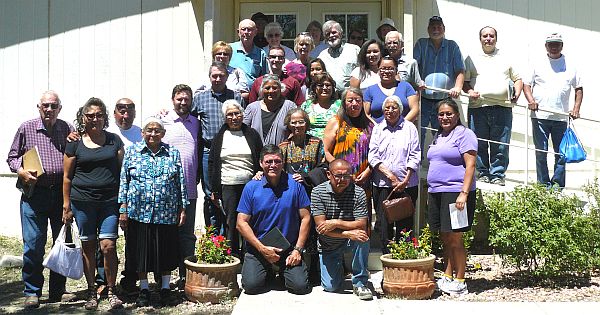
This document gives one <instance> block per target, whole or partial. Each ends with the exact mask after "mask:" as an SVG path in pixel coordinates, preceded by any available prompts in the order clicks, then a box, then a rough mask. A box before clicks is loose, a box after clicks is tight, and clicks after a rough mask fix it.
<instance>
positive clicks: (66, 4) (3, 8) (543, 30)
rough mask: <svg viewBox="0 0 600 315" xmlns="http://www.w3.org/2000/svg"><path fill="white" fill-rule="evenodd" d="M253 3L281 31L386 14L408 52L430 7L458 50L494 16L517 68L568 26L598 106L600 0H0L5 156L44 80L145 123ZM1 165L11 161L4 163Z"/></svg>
mask: <svg viewBox="0 0 600 315" xmlns="http://www.w3.org/2000/svg"><path fill="white" fill-rule="evenodd" d="M257 11H261V12H263V13H265V14H267V15H270V16H271V15H272V16H273V17H274V18H275V19H276V20H277V21H282V22H285V25H284V29H285V30H286V32H285V34H284V40H285V39H288V40H289V39H293V37H294V36H295V34H297V33H299V32H302V31H304V30H305V27H306V25H307V24H308V22H310V21H311V20H319V21H323V20H326V19H329V18H330V17H334V16H335V17H336V19H338V20H341V21H343V22H347V23H348V24H347V25H348V26H349V27H346V28H351V27H353V26H354V25H356V24H357V23H358V25H361V26H360V27H363V28H366V31H367V33H368V35H369V36H368V37H370V38H376V35H375V29H376V27H377V26H378V23H379V21H380V20H381V18H382V17H391V18H392V19H394V20H395V21H396V26H397V27H398V29H399V31H401V32H402V33H403V34H404V36H405V46H406V52H407V53H408V54H409V55H410V54H412V46H413V44H414V42H415V41H416V39H417V38H419V37H426V36H427V31H426V28H427V22H428V19H429V17H431V16H432V15H440V16H442V18H443V19H444V22H445V25H446V37H447V38H449V39H453V40H455V41H457V42H458V44H459V45H460V47H461V50H462V52H463V55H466V54H467V53H469V52H470V51H473V50H479V49H480V47H479V41H478V31H479V29H480V28H481V27H483V26H485V25H491V26H494V27H495V28H496V29H497V30H498V46H499V47H501V48H503V49H504V50H505V51H510V52H511V53H513V54H514V55H515V63H517V64H518V66H519V68H520V70H524V69H526V67H527V64H528V62H529V61H530V60H533V59H535V58H543V56H544V54H545V50H544V38H545V35H546V34H549V33H551V32H561V33H562V34H563V38H564V41H565V46H564V51H563V52H564V54H565V55H568V56H569V57H570V58H571V59H570V60H575V61H577V62H578V63H579V69H581V72H582V74H583V76H584V80H585V83H584V85H585V87H586V88H585V89H584V92H585V93H584V101H583V105H582V111H581V114H582V116H584V117H590V118H594V117H595V113H596V112H597V109H596V108H595V104H596V103H597V102H598V101H600V99H599V97H598V96H597V95H595V93H594V92H593V91H594V88H595V86H598V84H596V83H600V82H598V81H599V80H600V79H598V78H596V77H595V76H594V74H595V73H599V72H600V64H599V63H598V62H596V60H595V57H596V56H595V55H596V54H597V52H598V48H600V21H599V20H598V19H595V18H594V16H593V13H594V12H600V2H598V1H592V0H579V1H567V0H513V1H506V0H471V1H458V0H457V1H442V0H439V1H435V0H312V1H308V0H306V1H300V0H298V1H296V0H287V1H271V0H262V1H260V0H204V1H203V0H192V1H185V0H77V1H71V0H44V1H42V0H0V104H1V105H0V117H5V119H4V121H3V123H2V124H1V125H0V132H1V133H2V135H3V136H2V137H1V138H0V157H3V159H4V158H5V157H6V154H7V152H8V149H9V146H10V144H11V141H12V138H13V136H14V133H15V131H16V129H17V127H18V125H19V124H20V123H21V122H22V121H24V120H26V119H29V118H31V117H34V116H35V115H37V111H36V108H35V104H36V102H37V101H38V98H39V96H40V94H41V93H42V92H43V91H44V90H47V89H53V90H56V91H57V92H58V93H59V94H60V96H61V98H62V101H63V110H62V112H61V114H60V118H62V119H64V120H67V121H73V119H74V113H75V111H76V109H77V108H78V107H79V106H81V105H82V104H83V103H84V102H85V101H86V100H87V99H88V98H89V97H91V96H95V97H100V98H101V99H103V100H104V101H105V102H106V104H107V105H108V107H109V109H110V110H112V108H113V104H114V102H115V101H116V100H117V99H119V98H121V97H129V98H131V99H133V100H134V102H135V103H136V104H137V105H138V115H137V120H138V121H137V122H138V123H139V122H141V120H142V119H143V118H144V117H146V116H148V115H150V114H152V113H155V112H156V111H157V110H159V109H160V108H168V107H169V106H170V96H171V94H170V93H171V89H172V87H173V86H174V85H176V84H178V83H186V84H189V85H191V86H192V88H195V85H197V84H198V82H199V81H200V80H201V79H202V77H203V76H205V75H206V69H207V66H208V64H209V62H210V59H211V56H210V49H211V45H212V43H213V42H215V41H217V40H225V41H228V42H231V41H235V40H237V38H236V31H235V29H236V27H237V23H238V21H239V20H240V19H242V18H248V17H250V16H251V15H252V13H254V12H257ZM342 25H345V23H342ZM521 72H524V71H521ZM521 102H522V103H523V104H524V103H525V100H524V98H523V97H522V99H521ZM524 112H525V111H524V110H521V109H518V108H516V109H515V118H514V134H513V142H514V143H515V144H521V145H522V144H524V141H525V138H526V137H525V134H526V126H527V121H528V119H526V117H525V116H523V113H524ZM577 128H578V132H579V133H580V136H581V138H582V141H583V143H584V145H585V146H586V147H588V148H589V149H590V150H588V152H589V153H590V158H592V159H598V160H600V158H598V155H599V154H598V151H597V144H596V143H598V142H597V141H596V139H595V137H594V136H595V130H597V129H598V124H592V123H588V122H584V121H578V122H577ZM529 145H530V146H533V144H532V142H531V141H530V142H529ZM525 156H526V155H525V150H522V149H517V148H515V149H513V150H511V164H510V166H509V174H512V175H509V178H510V177H511V176H512V177H513V178H515V179H520V178H521V179H523V178H524V176H522V174H523V169H524V168H525V165H526V162H527V161H528V164H529V166H528V167H529V169H530V170H531V172H530V174H529V177H530V178H532V179H535V171H534V168H535V163H534V157H533V154H530V155H529V158H525ZM550 160H551V159H550ZM597 169H598V167H597V163H594V162H590V161H586V162H583V163H581V164H579V165H576V166H572V165H569V166H568V170H569V175H568V176H567V186H571V187H576V186H578V185H579V183H580V180H579V179H580V178H582V176H583V177H585V178H586V179H587V178H591V177H593V175H595V174H596V172H597ZM578 170H580V171H581V172H580V171H578ZM0 173H1V174H7V173H9V170H8V167H7V165H6V163H2V164H0ZM572 174H576V175H572ZM579 174H581V176H580V175H579ZM576 179H577V180H576Z"/></svg>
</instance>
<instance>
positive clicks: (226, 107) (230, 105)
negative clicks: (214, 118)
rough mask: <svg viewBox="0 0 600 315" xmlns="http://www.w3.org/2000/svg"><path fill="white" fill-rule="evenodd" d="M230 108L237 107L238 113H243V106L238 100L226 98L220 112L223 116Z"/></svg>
mask: <svg viewBox="0 0 600 315" xmlns="http://www.w3.org/2000/svg"><path fill="white" fill-rule="evenodd" d="M231 108H237V109H239V111H240V113H242V116H243V115H244V108H243V107H242V105H241V104H240V102H238V101H236V100H226V101H225V102H223V105H222V106H221V112H223V116H225V115H227V111H228V110H229V109H231Z"/></svg>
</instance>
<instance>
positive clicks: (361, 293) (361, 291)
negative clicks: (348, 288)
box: [353, 286, 373, 301]
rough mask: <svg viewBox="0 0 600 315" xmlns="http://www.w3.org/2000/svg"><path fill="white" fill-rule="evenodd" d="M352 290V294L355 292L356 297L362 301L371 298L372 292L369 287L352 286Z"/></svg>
mask: <svg viewBox="0 0 600 315" xmlns="http://www.w3.org/2000/svg"><path fill="white" fill-rule="evenodd" d="M353 291H354V294H356V295H357V296H358V298H359V299H361V300H363V301H366V300H372V299H373V293H371V290H369V288H367V287H365V286H361V287H354V289H353Z"/></svg>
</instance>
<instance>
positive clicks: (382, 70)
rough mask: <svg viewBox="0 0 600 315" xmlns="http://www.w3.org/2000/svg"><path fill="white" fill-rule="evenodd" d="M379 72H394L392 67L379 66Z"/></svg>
mask: <svg viewBox="0 0 600 315" xmlns="http://www.w3.org/2000/svg"><path fill="white" fill-rule="evenodd" d="M379 72H396V69H394V68H379Z"/></svg>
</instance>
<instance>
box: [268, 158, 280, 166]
mask: <svg viewBox="0 0 600 315" xmlns="http://www.w3.org/2000/svg"><path fill="white" fill-rule="evenodd" d="M264 163H265V164H266V165H280V164H281V163H283V160H280V159H275V160H266V161H265V162H264Z"/></svg>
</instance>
